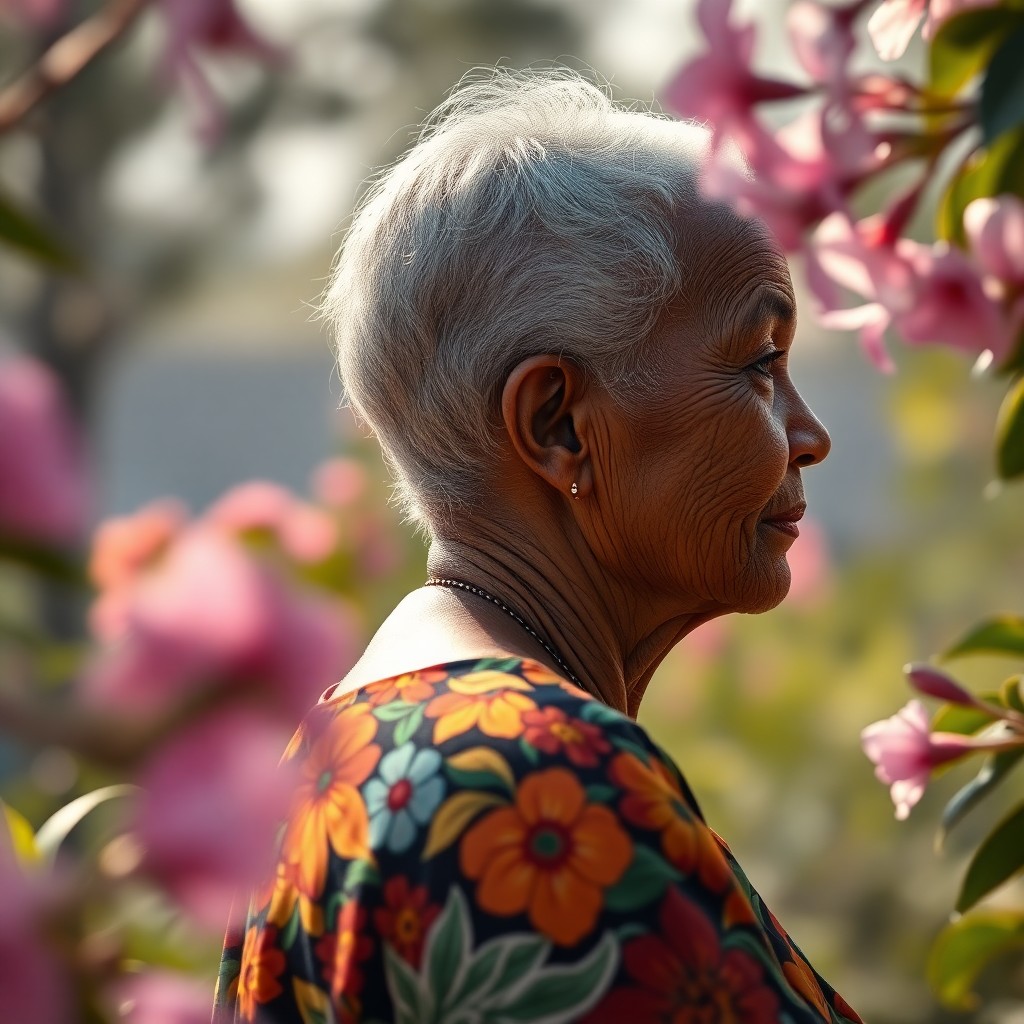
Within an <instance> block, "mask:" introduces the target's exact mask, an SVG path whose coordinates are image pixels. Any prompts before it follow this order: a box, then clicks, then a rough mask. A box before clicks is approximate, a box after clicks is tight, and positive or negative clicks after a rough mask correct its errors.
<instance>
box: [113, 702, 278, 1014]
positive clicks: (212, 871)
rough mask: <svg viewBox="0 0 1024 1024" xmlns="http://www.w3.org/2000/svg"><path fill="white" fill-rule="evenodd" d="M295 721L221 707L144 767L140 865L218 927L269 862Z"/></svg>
mask: <svg viewBox="0 0 1024 1024" xmlns="http://www.w3.org/2000/svg"><path fill="white" fill-rule="evenodd" d="M290 725H291V723H285V722H283V721H281V720H280V719H273V718H271V716H269V715H268V714H266V713H265V712H264V711H262V710H258V709H254V708H248V707H230V708H225V709H221V710H220V711H218V712H215V713H214V714H210V715H207V716H206V717H204V718H202V719H201V720H199V721H197V722H193V723H191V724H190V725H189V726H188V727H187V728H186V729H184V730H183V731H182V732H180V733H179V734H177V735H175V736H174V737H172V738H171V739H170V740H169V741H167V742H166V743H164V744H163V745H162V746H161V747H160V748H159V749H158V750H157V751H156V753H154V754H153V756H152V757H151V758H150V759H149V761H148V762H147V763H146V764H144V765H143V767H142V769H141V771H140V773H139V776H138V782H139V784H140V786H141V787H142V789H143V794H142V796H141V797H140V804H139V808H138V811H137V814H136V817H135V819H134V822H133V825H132V827H133V833H134V835H135V837H136V838H137V839H138V841H139V842H140V844H141V846H142V849H143V854H142V862H141V868H142V870H143V871H145V872H146V873H147V874H149V875H150V876H151V877H153V878H155V879H156V880H157V881H158V882H159V883H160V884H161V885H162V886H163V887H164V888H165V889H166V890H167V891H168V892H169V893H170V894H171V896H173V897H174V899H175V900H176V901H177V903H178V904H179V905H180V906H182V907H183V908H184V909H185V910H186V911H187V912H188V913H189V914H191V915H192V916H193V917H194V918H195V919H196V920H197V921H198V922H199V923H200V924H202V925H204V926H206V927H208V928H210V929H212V930H219V929H222V928H223V926H224V922H225V921H226V920H227V919H228V916H229V914H230V912H231V906H232V901H233V899H234V898H235V897H237V895H238V894H239V893H240V892H245V891H246V890H247V889H248V888H250V887H251V886H254V885H256V884H257V883H258V882H259V881H261V880H262V879H263V878H265V877H266V876H267V875H268V874H269V873H270V871H271V869H272V866H273V848H274V843H273V839H274V833H275V831H276V828H277V827H278V825H279V824H280V822H281V821H282V820H283V818H284V816H285V813H286V811H287V807H288V801H289V798H290V795H291V793H292V792H293V791H294V787H295V784H296V778H295V777H294V775H293V771H292V769H291V767H290V763H285V764H282V765H280V767H279V766H278V761H279V759H280V757H281V754H282V752H283V751H284V749H285V747H286V745H287V742H288V733H289V732H290V731H291V729H290ZM142 1019H144V1018H140V1020H142ZM156 1019H157V1018H153V1020H154V1021H155V1020H156ZM161 1019H163V1018H161Z"/></svg>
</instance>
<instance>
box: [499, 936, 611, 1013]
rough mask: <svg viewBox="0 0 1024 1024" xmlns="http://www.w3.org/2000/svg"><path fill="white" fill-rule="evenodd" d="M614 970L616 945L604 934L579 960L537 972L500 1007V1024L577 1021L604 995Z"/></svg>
mask: <svg viewBox="0 0 1024 1024" xmlns="http://www.w3.org/2000/svg"><path fill="white" fill-rule="evenodd" d="M617 966H618V942H617V941H616V939H615V937H614V936H613V935H611V934H609V933H608V932H605V934H604V935H603V936H602V937H601V941H600V943H598V945H597V947H596V948H595V949H594V950H592V951H591V952H590V953H589V954H588V955H587V956H586V957H584V958H583V959H582V960H580V961H578V962H576V963H574V964H571V965H568V966H565V967H563V966H558V967H548V968H543V969H541V970H539V971H537V972H536V973H535V974H534V976H533V977H532V978H531V979H530V981H529V984H527V985H526V986H525V987H524V988H522V989H521V990H520V991H518V992H517V993H516V994H515V997H514V998H512V999H510V1000H509V1001H507V1002H503V1003H502V1004H500V1013H499V1014H496V1016H497V1017H499V1018H500V1019H501V1020H503V1021H513V1022H514V1021H521V1022H522V1024H535V1022H536V1021H544V1022H545V1024H563V1022H568V1021H574V1020H578V1019H579V1018H580V1017H582V1016H583V1015H584V1014H585V1013H586V1012H587V1010H589V1009H590V1008H591V1007H592V1006H593V1005H594V1004H595V1003H596V1002H597V1001H598V999H600V998H601V996H603V995H604V993H605V991H606V989H607V988H608V984H609V982H610V981H611V978H612V975H613V974H614V973H615V969H616V967H617Z"/></svg>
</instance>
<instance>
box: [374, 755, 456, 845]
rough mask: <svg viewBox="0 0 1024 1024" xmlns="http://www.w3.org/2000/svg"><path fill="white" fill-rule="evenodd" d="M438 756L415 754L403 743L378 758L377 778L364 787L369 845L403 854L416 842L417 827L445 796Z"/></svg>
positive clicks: (429, 816) (422, 823) (423, 822)
mask: <svg viewBox="0 0 1024 1024" xmlns="http://www.w3.org/2000/svg"><path fill="white" fill-rule="evenodd" d="M440 768H441V755H440V754H439V753H438V752H437V751H436V750H420V751H417V750H416V745H415V744H414V743H412V742H409V743H403V744H402V745H401V746H400V747H396V748H395V749H394V750H392V751H391V752H390V753H388V754H385V755H384V757H382V758H381V761H380V765H379V766H378V768H377V775H376V777H375V778H372V779H370V781H369V782H367V783H366V785H365V786H363V799H364V800H365V801H366V810H367V813H368V814H369V815H370V845H371V846H372V847H373V848H374V849H375V850H378V849H380V847H381V846H383V845H386V846H387V848H388V849H389V850H390V851H391V852H392V853H403V852H404V851H405V850H408V849H409V847H410V846H411V845H412V842H413V840H414V839H415V838H416V827H417V826H418V825H426V824H427V822H429V821H430V818H431V815H433V813H434V811H436V810H437V807H438V804H440V803H441V799H442V797H443V796H444V781H443V780H442V779H441V778H440V777H439V776H438V771H439V770H440Z"/></svg>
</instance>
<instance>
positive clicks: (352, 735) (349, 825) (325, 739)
mask: <svg viewBox="0 0 1024 1024" xmlns="http://www.w3.org/2000/svg"><path fill="white" fill-rule="evenodd" d="M376 733H377V722H376V719H374V717H373V716H372V714H371V713H370V707H369V705H368V704H355V705H353V706H351V707H348V708H345V709H344V710H343V711H341V712H339V713H338V714H336V715H334V716H333V717H332V718H331V720H330V721H329V722H328V723H327V725H326V727H325V728H324V729H323V730H322V731H321V732H320V733H319V734H318V735H317V736H316V738H315V740H314V741H313V742H312V744H311V746H310V749H309V752H308V753H307V754H306V756H305V758H304V760H303V761H302V764H301V766H300V769H301V780H302V781H301V782H300V784H299V786H298V788H297V790H296V793H295V802H294V804H293V806H292V810H291V813H290V815H289V818H288V822H287V825H286V828H285V834H284V838H283V840H282V845H281V857H282V860H283V861H284V862H285V865H294V867H295V874H294V884H295V887H296V889H297V890H298V893H299V895H300V896H302V897H305V898H306V899H307V900H316V899H318V898H319V896H320V894H321V892H322V891H323V887H324V882H325V880H326V878H327V861H328V855H329V852H330V850H332V849H333V850H334V852H335V853H336V854H337V855H338V856H339V857H346V858H351V859H358V858H367V859H369V858H370V847H369V819H368V817H367V813H366V806H365V805H364V804H363V800H362V797H361V796H360V795H359V789H358V787H359V786H361V785H362V784H363V783H364V782H365V781H366V780H367V778H369V776H370V773H371V772H372V771H373V769H374V768H375V767H376V765H377V762H378V761H379V760H380V747H378V746H377V745H376V744H373V743H371V742H370V741H371V740H372V739H373V738H374V736H375V735H376Z"/></svg>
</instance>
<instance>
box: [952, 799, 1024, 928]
mask: <svg viewBox="0 0 1024 1024" xmlns="http://www.w3.org/2000/svg"><path fill="white" fill-rule="evenodd" d="M1022 867H1024V805H1022V806H1020V807H1018V808H1017V810H1015V811H1014V812H1013V813H1012V814H1011V815H1010V816H1009V817H1008V818H1006V819H1004V820H1003V821H1002V822H1000V823H999V825H997V826H996V829H995V831H994V832H993V833H992V834H991V835H990V836H989V837H988V838H987V839H986V840H985V841H984V842H983V843H982V844H981V846H979V847H978V849H977V850H976V851H975V854H974V856H973V857H972V858H971V863H970V864H969V865H968V866H967V874H966V875H964V881H963V885H961V887H960V895H959V897H958V898H957V901H956V909H957V910H958V911H959V912H960V913H961V914H962V913H963V912H964V911H965V910H970V908H971V907H973V906H974V904H975V903H977V902H978V900H980V899H981V898H982V897H984V896H987V895H988V894H989V893H990V892H991V891H992V890H993V889H995V888H998V887H999V886H1000V885H1002V884H1003V882H1006V881H1008V880H1009V879H1010V878H1012V877H1013V876H1014V875H1015V874H1017V872H1018V871H1020V869H1021V868H1022Z"/></svg>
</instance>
